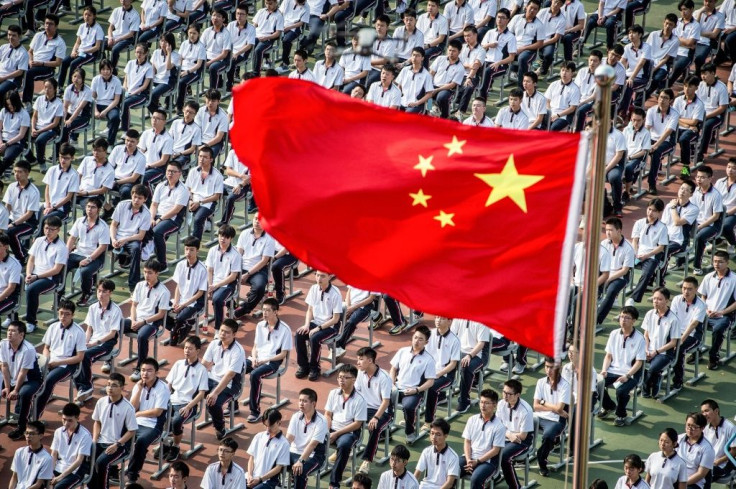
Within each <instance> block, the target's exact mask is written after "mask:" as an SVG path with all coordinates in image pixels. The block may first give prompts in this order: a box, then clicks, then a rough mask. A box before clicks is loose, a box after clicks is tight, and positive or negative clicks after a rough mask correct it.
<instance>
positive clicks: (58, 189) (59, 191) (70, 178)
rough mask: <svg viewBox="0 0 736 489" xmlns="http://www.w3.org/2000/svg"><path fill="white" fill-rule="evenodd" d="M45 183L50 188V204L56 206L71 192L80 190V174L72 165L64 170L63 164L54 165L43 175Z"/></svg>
mask: <svg viewBox="0 0 736 489" xmlns="http://www.w3.org/2000/svg"><path fill="white" fill-rule="evenodd" d="M43 183H45V184H46V186H47V187H48V189H49V200H50V201H51V202H49V204H51V205H52V206H56V205H57V204H58V203H59V202H60V201H61V200H62V199H63V198H64V197H66V196H67V194H68V193H69V192H76V191H77V190H79V174H78V173H77V172H76V171H74V169H73V168H72V167H71V165H70V166H69V168H68V169H66V170H62V169H61V165H54V166H52V167H51V168H49V169H48V171H47V172H46V174H45V175H44V176H43ZM69 203H70V204H71V200H70V201H69Z"/></svg>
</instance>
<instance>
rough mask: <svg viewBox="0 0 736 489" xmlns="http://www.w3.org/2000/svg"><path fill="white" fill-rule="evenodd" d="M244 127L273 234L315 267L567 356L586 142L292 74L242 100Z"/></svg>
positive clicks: (237, 96)
mask: <svg viewBox="0 0 736 489" xmlns="http://www.w3.org/2000/svg"><path fill="white" fill-rule="evenodd" d="M234 118H235V125H234V127H233V128H232V131H231V135H232V144H233V147H234V148H235V152H236V153H237V155H238V157H239V158H240V160H241V161H242V162H243V163H244V164H246V165H247V166H248V167H249V168H250V170H251V172H252V177H253V179H252V182H253V192H254V194H255V196H256V201H257V202H258V208H259V210H260V216H261V222H262V224H263V226H264V227H265V229H266V230H267V231H268V232H269V233H271V234H272V235H273V236H274V237H275V238H276V239H277V240H279V241H280V242H281V243H282V244H283V245H284V246H286V248H287V249H289V250H290V251H291V252H292V253H293V254H294V255H295V256H297V257H298V258H299V259H300V260H303V261H304V262H306V263H308V264H309V265H311V266H313V267H315V268H317V269H321V270H325V271H328V272H330V273H334V274H335V275H337V276H338V277H339V278H340V279H341V280H343V281H345V282H346V283H349V284H351V285H353V286H355V287H360V288H362V289H366V290H377V291H381V292H385V293H388V294H389V295H391V296H392V297H394V298H396V299H398V300H400V301H401V302H403V303H405V304H407V305H408V306H410V307H412V308H414V309H417V310H421V311H425V312H428V313H432V314H439V315H442V316H447V317H450V318H464V319H471V320H477V321H479V322H481V323H483V324H485V325H487V326H489V327H491V328H493V329H495V330H497V331H499V332H500V333H501V334H503V335H504V336H506V337H508V338H510V339H512V340H515V341H518V342H519V343H521V344H523V345H525V346H528V347H530V348H532V349H533V350H536V351H539V352H541V353H543V354H545V355H555V356H559V353H560V348H561V343H562V338H563V333H564V323H565V315H566V303H567V297H568V287H569V283H570V282H569V272H570V268H571V257H572V247H573V244H574V237H575V231H576V228H577V223H578V216H579V209H580V200H581V194H582V187H583V178H582V173H583V171H582V168H583V164H582V162H583V160H584V158H583V153H584V151H583V149H582V148H583V143H582V141H581V137H580V135H578V134H559V133H549V132H541V131H513V130H502V129H487V128H477V127H472V126H463V125H460V124H457V123H455V122H450V121H445V120H441V119H437V118H432V117H426V116H418V115H414V114H407V113H403V112H399V111H395V110H390V109H383V108H380V107H376V106H374V105H372V104H369V103H366V102H362V101H359V100H355V99H351V98H349V97H347V96H346V95H343V94H340V93H337V92H335V91H328V90H325V89H323V88H322V87H320V86H318V85H316V84H313V83H309V82H302V81H297V80H287V79H284V78H264V79H255V80H251V81H248V82H246V83H245V84H242V85H240V86H239V87H238V88H236V90H235V93H234ZM576 174H577V175H579V176H580V178H577V179H576V178H575V175H576Z"/></svg>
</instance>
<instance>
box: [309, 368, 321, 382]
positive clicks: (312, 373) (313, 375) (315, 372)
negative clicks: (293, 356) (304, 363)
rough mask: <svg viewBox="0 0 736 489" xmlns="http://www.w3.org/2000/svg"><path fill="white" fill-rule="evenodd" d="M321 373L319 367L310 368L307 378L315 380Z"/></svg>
mask: <svg viewBox="0 0 736 489" xmlns="http://www.w3.org/2000/svg"><path fill="white" fill-rule="evenodd" d="M321 374H322V372H320V371H319V369H314V370H310V372H309V380H311V381H312V382H316V381H318V380H319V377H320V375H321Z"/></svg>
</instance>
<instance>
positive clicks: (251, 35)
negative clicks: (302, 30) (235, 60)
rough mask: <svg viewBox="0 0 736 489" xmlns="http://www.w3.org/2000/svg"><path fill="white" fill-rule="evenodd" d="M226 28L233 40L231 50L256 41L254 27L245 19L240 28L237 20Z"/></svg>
mask: <svg viewBox="0 0 736 489" xmlns="http://www.w3.org/2000/svg"><path fill="white" fill-rule="evenodd" d="M307 19H309V16H307ZM307 22H309V20H307ZM226 29H227V32H228V33H229V34H230V39H232V41H233V51H240V50H241V49H243V48H244V47H245V46H247V45H249V44H250V45H253V44H255V43H256V28H255V27H253V24H251V23H250V22H248V21H247V20H246V24H245V27H243V28H242V29H241V28H240V27H238V22H237V21H235V20H233V21H232V22H230V23H229V24H228V25H227V27H226Z"/></svg>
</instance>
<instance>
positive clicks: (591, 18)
mask: <svg viewBox="0 0 736 489" xmlns="http://www.w3.org/2000/svg"><path fill="white" fill-rule="evenodd" d="M624 7H625V3H624V2H621V0H603V1H601V2H600V3H599V4H598V11H597V12H592V13H590V14H588V19H587V21H586V23H585V37H584V38H583V44H585V43H587V42H588V36H590V33H591V32H593V29H596V28H598V27H603V28H604V29H605V30H606V47H608V49H611V47H612V46H613V44H614V42H615V40H616V39H615V37H616V24H617V23H618V22H619V21H620V20H621V15H622V14H623V11H624Z"/></svg>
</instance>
